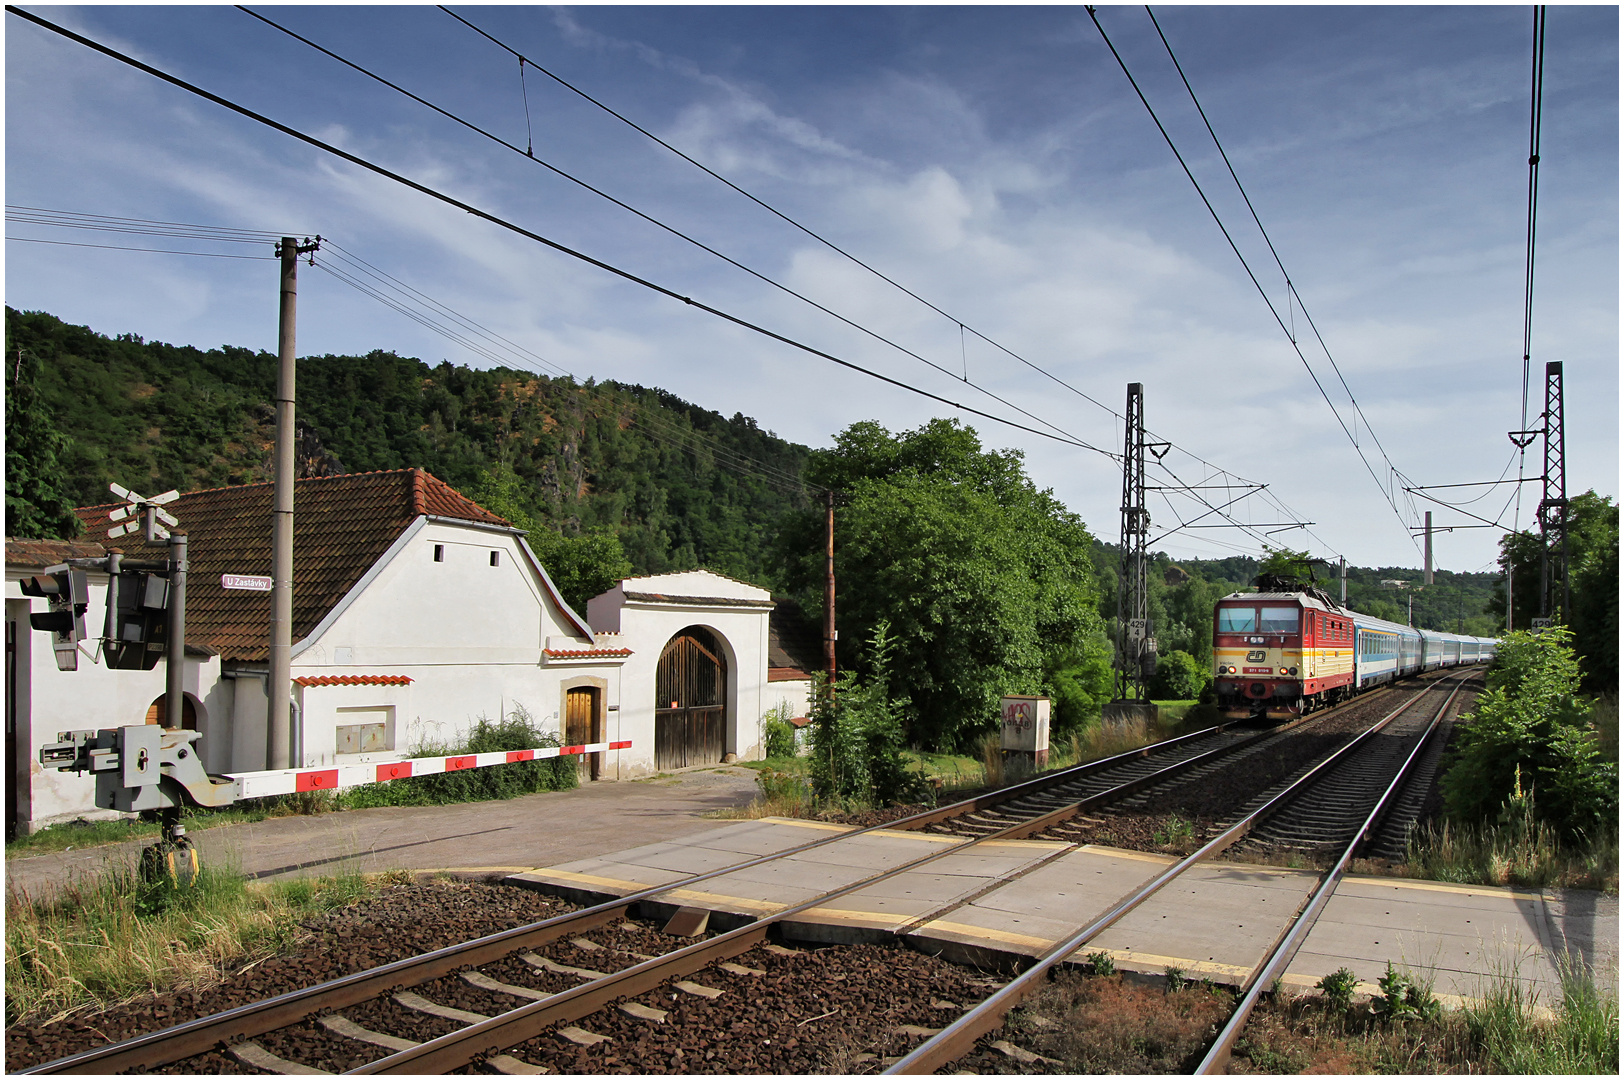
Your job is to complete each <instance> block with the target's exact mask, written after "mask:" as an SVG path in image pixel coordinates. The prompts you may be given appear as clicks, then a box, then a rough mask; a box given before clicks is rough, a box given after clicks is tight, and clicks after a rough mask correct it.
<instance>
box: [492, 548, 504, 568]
mask: <svg viewBox="0 0 1624 1080" xmlns="http://www.w3.org/2000/svg"><path fill="white" fill-rule="evenodd" d="M491 565H492V566H501V565H502V553H501V552H500V551H493V552H491Z"/></svg>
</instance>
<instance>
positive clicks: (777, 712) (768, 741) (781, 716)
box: [761, 703, 797, 758]
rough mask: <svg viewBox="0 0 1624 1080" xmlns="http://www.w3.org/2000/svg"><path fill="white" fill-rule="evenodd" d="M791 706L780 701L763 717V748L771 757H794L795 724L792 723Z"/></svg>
mask: <svg viewBox="0 0 1624 1080" xmlns="http://www.w3.org/2000/svg"><path fill="white" fill-rule="evenodd" d="M789 713H790V708H789V705H788V704H787V703H780V704H778V705H777V706H775V707H774V708H773V709H771V710H770V711H769V712H768V713H767V715H766V716H764V717H762V718H761V728H762V743H763V744H764V745H763V747H762V749H763V751H764V752H765V753H766V755H767V757H769V758H787V757H794V756H795V755H796V753H797V749H796V746H795V725H794V724H792V723H790V716H789Z"/></svg>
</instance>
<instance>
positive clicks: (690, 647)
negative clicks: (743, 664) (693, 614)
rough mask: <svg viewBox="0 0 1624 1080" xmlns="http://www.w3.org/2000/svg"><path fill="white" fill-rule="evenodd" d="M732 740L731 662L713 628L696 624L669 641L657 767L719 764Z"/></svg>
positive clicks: (658, 706)
mask: <svg viewBox="0 0 1624 1080" xmlns="http://www.w3.org/2000/svg"><path fill="white" fill-rule="evenodd" d="M726 736H727V661H726V660H724V659H723V658H722V649H721V646H720V645H719V644H718V643H717V641H716V638H715V637H714V636H713V635H712V634H711V632H710V631H709V630H706V629H705V628H704V627H701V626H690V627H688V628H687V629H685V630H682V631H681V632H679V633H678V634H677V636H676V637H674V638H672V639H671V640H670V641H668V642H666V646H665V650H664V651H663V652H661V653H660V664H659V667H658V668H657V669H656V671H655V676H654V766H655V768H659V769H681V768H683V767H685V766H688V765H714V764H716V763H717V762H719V761H721V760H722V753H723V743H724V740H725V739H726Z"/></svg>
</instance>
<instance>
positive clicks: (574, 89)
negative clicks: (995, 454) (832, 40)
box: [440, 4, 1219, 470]
mask: <svg viewBox="0 0 1624 1080" xmlns="http://www.w3.org/2000/svg"><path fill="white" fill-rule="evenodd" d="M440 10H442V11H444V12H445V13H446V14H447V15H449V16H451V17H452V18H453V19H456V20H457V21H458V22H460V23H462V24H463V25H464V26H466V27H468V28H469V29H470V30H472V31H474V32H475V33H476V34H479V35H480V36H481V37H483V38H485V39H486V40H487V41H489V42H491V43H492V44H493V45H495V46H497V47H498V48H500V49H503V50H504V51H506V52H507V53H508V54H510V55H511V56H514V57H516V58H517V59H519V61H520V62H521V63H524V64H528V65H529V66H531V67H533V68H535V69H536V70H537V71H539V72H541V73H542V74H544V75H546V76H547V77H548V78H550V79H552V80H553V81H554V82H556V83H558V85H560V86H562V87H564V88H565V89H566V90H569V91H570V92H571V93H573V94H576V95H577V96H579V97H581V98H582V99H583V100H585V101H587V102H589V103H591V104H592V105H595V106H596V107H598V108H599V109H601V110H603V111H604V112H606V113H608V114H609V115H610V116H612V117H614V118H615V119H617V120H619V121H620V122H621V123H623V124H625V125H627V126H628V127H630V128H631V129H632V130H634V131H636V132H638V133H639V134H641V135H643V136H645V137H646V138H648V139H649V140H651V141H653V142H654V143H656V144H658V145H659V146H661V147H664V148H665V149H666V150H669V151H670V152H671V153H673V154H675V155H677V156H678V157H680V158H682V159H683V160H684V161H686V162H688V163H689V164H690V165H692V166H694V167H695V168H696V169H699V170H700V171H701V172H703V173H705V174H706V175H708V176H710V177H712V178H713V179H715V180H717V181H718V182H720V183H721V184H723V185H725V186H726V187H728V188H731V189H732V190H733V191H735V192H737V193H738V194H740V195H742V196H744V197H745V198H746V199H748V200H749V201H751V202H753V203H755V204H756V205H757V206H759V207H761V208H762V209H764V210H766V211H767V212H768V213H770V214H772V215H773V216H775V217H777V218H779V219H780V220H782V221H784V222H785V223H787V224H788V225H790V226H791V227H793V228H795V229H797V230H798V231H800V232H802V233H804V234H806V235H807V236H809V237H811V238H812V239H814V240H816V241H817V242H818V243H820V244H822V245H824V246H825V247H827V248H828V249H829V250H830V251H833V252H834V253H835V254H837V255H839V256H841V257H842V258H844V259H847V260H849V261H851V262H852V263H854V264H855V265H857V266H859V267H861V268H862V269H864V270H866V271H868V272H869V273H871V274H873V275H874V276H875V277H877V278H879V279H880V280H881V281H884V282H885V283H886V284H888V285H891V286H892V287H893V288H896V289H897V290H899V291H900V292H902V293H903V294H905V295H907V296H909V297H911V298H912V299H914V300H917V301H918V302H919V303H921V304H923V305H924V306H925V307H927V308H929V309H930V310H932V311H934V312H936V313H937V314H938V315H940V316H942V317H943V318H945V319H947V320H949V321H950V322H952V323H953V324H954V325H955V326H957V327H958V328H959V329H960V331H961V333H970V334H973V335H975V336H976V337H977V338H978V339H980V340H981V341H984V342H986V343H987V344H988V345H990V346H992V347H993V348H995V349H997V350H998V351H1000V352H1002V353H1004V354H1005V355H1007V356H1009V357H1011V358H1013V359H1015V360H1017V361H1019V362H1020V363H1022V364H1024V365H1026V366H1027V367H1029V368H1031V369H1032V370H1034V371H1037V372H1039V373H1040V374H1042V375H1043V376H1044V377H1046V378H1048V379H1050V380H1052V381H1053V382H1055V383H1057V384H1058V385H1060V386H1063V387H1065V388H1066V389H1067V390H1070V391H1071V392H1072V393H1074V394H1076V395H1077V396H1078V397H1081V398H1083V399H1084V400H1085V401H1087V402H1089V403H1090V404H1092V405H1095V406H1097V407H1099V408H1100V409H1103V410H1104V411H1105V412H1107V413H1109V414H1110V415H1111V416H1113V417H1114V418H1116V419H1117V420H1122V419H1124V418H1123V416H1122V414H1121V413H1119V412H1117V411H1116V410H1115V409H1113V408H1112V407H1111V406H1109V405H1106V404H1104V403H1103V402H1100V401H1098V400H1096V399H1095V398H1094V397H1092V396H1090V395H1089V394H1087V393H1085V392H1084V391H1082V390H1079V389H1078V388H1077V387H1075V386H1073V385H1072V384H1071V383H1068V382H1066V381H1065V380H1063V379H1061V378H1059V377H1058V376H1056V375H1055V374H1053V373H1052V372H1050V371H1049V370H1047V369H1046V368H1044V367H1042V366H1041V365H1038V364H1036V363H1034V362H1032V361H1031V360H1028V359H1027V358H1026V357H1024V356H1022V355H1020V354H1019V353H1017V352H1015V351H1014V350H1012V349H1010V348H1009V347H1008V346H1005V345H1003V344H1001V343H1000V342H998V341H996V340H994V339H993V338H991V337H989V336H987V335H986V334H984V333H983V332H981V331H979V330H977V329H976V328H975V327H973V326H971V325H969V324H968V323H966V322H964V321H963V320H962V319H960V318H959V317H958V316H956V315H953V314H951V313H950V312H948V311H946V310H944V309H943V308H941V307H939V306H937V305H936V304H934V303H932V302H931V301H930V300H927V299H926V298H925V297H923V296H921V295H919V294H918V293H916V292H914V291H913V290H911V289H909V288H908V287H907V286H905V285H903V284H901V283H900V282H898V281H896V280H895V279H893V278H891V277H889V276H887V275H886V274H885V273H884V272H883V271H881V270H879V269H877V268H876V267H874V266H871V265H870V264H869V263H867V262H864V261H863V260H862V259H860V258H858V257H857V256H855V255H853V254H852V253H851V252H849V251H847V250H845V249H844V248H842V247H840V246H839V245H838V244H836V243H834V241H832V240H830V239H828V238H827V237H825V236H823V235H822V234H820V233H818V232H816V231H814V230H813V229H811V228H809V227H807V226H806V225H803V224H801V223H800V222H799V221H797V220H795V219H794V218H792V217H790V216H789V215H788V214H786V213H784V212H783V211H781V210H779V209H777V208H776V207H774V206H772V205H770V204H769V203H767V202H765V201H764V200H762V199H761V198H759V197H758V196H756V195H754V194H752V193H751V192H749V191H747V190H745V189H744V188H743V187H741V186H739V185H738V184H736V183H734V182H733V181H732V180H729V179H728V178H727V177H725V176H723V175H722V174H720V173H718V172H716V171H715V170H714V169H712V168H710V167H709V166H707V165H705V164H703V163H701V162H699V161H697V160H695V159H694V158H693V157H691V156H689V155H688V154H686V153H684V152H683V151H682V150H680V149H678V148H677V147H675V146H673V145H672V144H671V143H668V142H666V141H665V140H664V139H662V138H660V137H659V136H658V135H656V134H654V133H653V132H651V131H649V130H648V129H646V128H644V127H643V126H641V125H640V124H638V123H637V122H636V121H634V120H632V119H630V118H629V117H627V116H625V115H623V114H622V113H620V112H617V111H616V110H615V109H613V108H612V107H610V106H609V105H606V104H604V103H603V102H602V101H599V100H598V99H597V98H595V97H593V96H592V95H591V94H588V93H587V92H586V91H584V90H582V89H581V88H580V87H578V86H575V85H574V84H573V83H570V82H569V81H567V80H566V79H564V78H562V77H561V76H559V75H558V74H556V73H555V72H553V71H550V70H548V69H547V68H546V67H545V66H544V65H541V64H538V63H537V62H536V61H535V60H533V59H531V58H530V57H529V56H526V55H525V54H523V53H521V52H519V51H518V50H517V49H515V48H513V46H511V45H509V44H507V43H506V42H504V41H502V40H501V39H500V38H498V37H496V36H495V35H493V34H491V33H490V32H489V31H487V30H485V29H483V28H481V27H479V26H476V25H475V24H474V23H472V22H470V21H469V20H468V19H466V18H464V17H463V16H461V15H458V14H457V13H456V12H454V11H452V10H451V9H450V8H448V7H446V6H444V5H443V4H442V5H440ZM927 362H928V361H927ZM949 374H951V373H949ZM965 381H967V380H965ZM1146 435H1147V436H1150V437H1153V438H1156V437H1157V436H1155V433H1154V432H1151V431H1147V432H1146ZM1160 441H1165V442H1168V443H1170V445H1172V446H1173V448H1174V449H1175V450H1177V451H1178V452H1180V453H1182V454H1184V455H1186V456H1188V457H1190V458H1193V459H1194V460H1196V461H1198V462H1200V463H1201V464H1203V465H1205V466H1207V467H1208V468H1211V469H1215V470H1217V469H1218V468H1219V467H1218V466H1216V465H1214V464H1213V463H1212V462H1210V461H1207V460H1206V459H1205V458H1203V457H1201V456H1200V455H1199V454H1196V453H1194V452H1193V451H1191V450H1189V449H1187V448H1185V447H1182V446H1180V445H1178V444H1177V443H1173V442H1172V440H1167V439H1162V440H1160Z"/></svg>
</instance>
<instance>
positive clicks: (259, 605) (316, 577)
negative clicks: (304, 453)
mask: <svg viewBox="0 0 1624 1080" xmlns="http://www.w3.org/2000/svg"><path fill="white" fill-rule="evenodd" d="M273 493H274V485H272V484H245V485H242V486H239V487H225V488H211V489H209V490H205V491H193V492H188V493H187V494H185V495H182V496H181V497H180V498H179V499H177V500H175V501H174V502H172V503H170V504H168V505H167V506H165V507H164V509H165V510H167V511H169V513H170V514H172V515H174V516H175V517H176V518H177V519H179V521H180V531H183V532H185V533H186V535H187V558H188V561H189V563H190V573H189V574H188V575H187V581H186V637H187V640H188V641H193V642H197V643H199V644H206V645H208V646H210V647H211V648H213V649H215V650H216V651H217V652H219V653H220V655H221V656H222V657H224V658H225V659H227V660H244V661H260V660H265V659H267V658H268V654H269V652H270V648H269V637H270V629H269V628H270V619H271V594H270V593H268V592H245V591H241V590H237V589H230V590H228V589H224V588H222V587H221V585H220V575H221V574H269V573H270V572H271V502H272V495H273ZM121 505H123V504H121V503H109V504H107V505H104V506H87V507H81V508H80V509H79V510H77V511H75V513H77V514H78V515H79V520H80V521H82V522H84V524H85V528H86V530H87V532H88V533H89V535H90V536H91V537H94V538H98V539H99V538H102V537H105V536H106V535H107V528H108V525H109V522H108V517H107V515H108V514H110V513H111V512H112V511H113V510H115V509H117V508H118V507H119V506H121ZM424 514H432V515H434V516H437V517H446V518H456V519H458V520H461V521H471V522H477V523H480V524H486V525H499V526H507V525H508V522H507V521H505V520H504V519H502V518H499V517H497V516H496V515H495V514H493V513H491V512H490V511H488V510H486V509H484V508H483V507H481V506H479V505H478V504H476V503H474V502H472V501H470V500H469V499H466V498H464V497H463V496H461V495H459V494H458V493H457V492H455V491H453V490H452V489H451V488H450V487H448V486H447V485H446V484H445V482H444V481H441V480H437V479H435V478H434V477H433V476H430V475H429V474H428V473H426V472H424V471H423V470H422V469H396V470H393V471H390V472H370V473H346V474H342V475H339V476H322V477H313V478H311V479H307V480H299V481H297V482H296V483H295V485H294V494H293V522H294V525H293V566H294V574H293V640H294V641H295V642H297V641H299V640H300V639H301V638H303V637H305V636H306V635H307V634H309V633H310V631H312V630H313V629H315V627H316V625H317V624H318V623H320V622H321V620H322V619H323V618H324V617H326V615H327V613H328V612H329V611H331V610H332V609H333V607H334V606H335V605H336V604H337V603H338V602H339V601H340V600H342V599H343V598H344V596H345V595H346V594H347V593H348V592H349V591H350V589H352V588H353V587H354V586H355V584H356V582H358V581H359V580H360V579H361V577H362V575H364V574H365V573H366V572H367V570H369V569H370V568H371V567H372V565H373V564H374V563H376V562H377V561H378V559H379V558H380V557H381V556H382V555H383V553H384V552H385V551H387V550H389V546H390V545H391V544H393V543H394V542H395V541H396V540H397V539H399V537H400V534H401V533H402V532H403V531H405V529H406V527H407V526H408V525H410V524H411V523H412V522H413V521H416V520H417V519H418V518H419V517H420V516H422V515H424ZM120 544H122V545H123V551H124V552H125V554H126V555H127V556H129V557H131V558H140V559H161V558H164V557H165V555H166V547H165V545H164V544H162V543H158V544H148V543H146V542H145V541H144V540H142V538H141V534H140V533H134V534H132V535H130V536H127V537H121V538H119V540H118V541H117V542H116V543H115V544H114V545H113V546H114V547H115V548H116V547H117V546H118V545H120Z"/></svg>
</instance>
